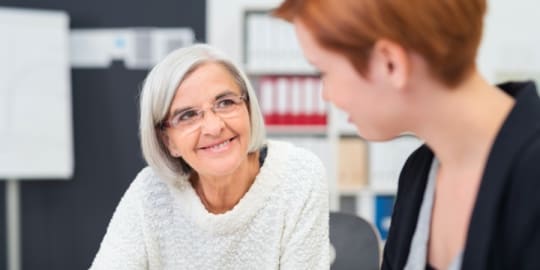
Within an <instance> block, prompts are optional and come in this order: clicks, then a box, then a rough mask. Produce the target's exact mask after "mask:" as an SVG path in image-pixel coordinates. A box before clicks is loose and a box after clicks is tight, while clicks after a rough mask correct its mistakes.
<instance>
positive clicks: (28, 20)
mask: <svg viewBox="0 0 540 270" xmlns="http://www.w3.org/2000/svg"><path fill="white" fill-rule="evenodd" d="M68 31H69V18H68V16H67V15H66V14H65V13H63V12H57V11H39V10H27V9H14V8H0V40H2V42H0V59H1V61H0V179H14V178H17V179H20V178H23V179H29V178H39V179H42V178H55V179H58V178H69V177H70V176H71V174H72V173H73V147H72V144H73V143H72V124H71V122H72V121H71V91H70V89H71V84H70V70H69V61H68V55H69V49H68Z"/></svg>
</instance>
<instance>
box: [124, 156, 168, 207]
mask: <svg viewBox="0 0 540 270" xmlns="http://www.w3.org/2000/svg"><path fill="white" fill-rule="evenodd" d="M124 196H130V197H136V198H137V200H138V201H139V202H138V203H139V204H141V205H142V206H145V207H148V206H149V205H152V204H154V202H156V201H160V200H161V199H160V198H163V197H164V196H167V197H168V196H170V187H169V185H168V184H167V182H166V181H165V180H163V179H162V178H161V177H160V176H159V175H158V174H157V173H156V172H155V170H153V169H152V168H151V167H149V166H148V167H145V168H143V169H142V170H141V171H139V173H137V176H135V179H134V180H133V182H132V183H131V184H130V186H129V188H128V190H127V191H126V194H125V195H124Z"/></svg>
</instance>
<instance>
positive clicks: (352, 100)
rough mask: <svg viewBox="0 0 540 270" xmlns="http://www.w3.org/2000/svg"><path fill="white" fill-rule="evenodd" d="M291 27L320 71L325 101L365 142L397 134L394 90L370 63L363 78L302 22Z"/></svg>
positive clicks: (309, 58)
mask: <svg viewBox="0 0 540 270" xmlns="http://www.w3.org/2000/svg"><path fill="white" fill-rule="evenodd" d="M294 26H295V29H296V33H297V36H298V40H299V42H300V46H301V48H302V50H303V52H304V55H305V57H306V58H307V59H308V60H309V61H310V62H311V63H312V64H313V65H314V66H315V67H316V68H317V69H318V70H319V71H320V72H321V76H322V81H323V97H324V99H325V100H327V101H329V102H331V103H332V104H334V105H335V106H337V107H338V108H340V109H342V110H343V111H345V112H346V113H347V114H348V117H349V119H348V120H349V122H351V123H353V124H354V125H355V126H356V128H357V130H358V133H359V134H360V135H361V136H362V137H364V138H366V139H369V140H375V141H379V140H389V139H392V138H394V137H396V136H397V135H399V133H401V132H400V131H399V128H398V126H399V124H398V121H396V116H397V115H398V113H397V112H398V106H397V104H398V100H397V94H396V91H392V90H393V89H389V87H387V84H386V83H384V82H381V80H380V79H378V78H377V76H372V75H373V74H372V72H371V69H372V68H371V64H369V65H368V72H367V74H368V75H367V77H363V76H361V75H360V73H358V72H357V71H356V69H355V68H354V67H353V65H352V64H351V63H350V61H349V60H348V59H346V58H345V57H344V56H343V55H341V54H339V53H337V52H334V51H330V50H328V49H326V48H323V47H322V46H321V45H319V43H318V42H317V41H316V40H315V38H314V36H313V35H312V34H311V32H310V31H309V29H308V28H307V27H306V25H305V24H304V23H303V22H302V21H300V20H298V19H297V20H295V21H294Z"/></svg>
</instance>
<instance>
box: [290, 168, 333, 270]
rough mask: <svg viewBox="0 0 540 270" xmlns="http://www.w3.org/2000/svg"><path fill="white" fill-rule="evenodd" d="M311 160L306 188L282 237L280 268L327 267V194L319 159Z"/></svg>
mask: <svg viewBox="0 0 540 270" xmlns="http://www.w3.org/2000/svg"><path fill="white" fill-rule="evenodd" d="M315 161H317V162H313V163H311V166H308V170H309V169H312V170H311V172H310V174H309V177H310V183H311V184H312V186H311V187H310V192H309V193H308V196H307V199H306V200H304V203H303V205H302V208H301V209H300V211H298V212H297V213H296V214H295V215H294V216H293V218H294V219H295V220H293V221H291V223H292V224H294V225H293V226H292V231H291V232H290V234H289V235H290V237H288V238H287V239H286V240H285V242H284V243H285V244H284V247H283V252H282V256H281V259H280V269H282V270H283V269H284V270H293V269H294V270H298V269H329V268H330V261H329V260H330V258H329V257H330V240H329V232H328V222H329V221H328V219H329V213H330V212H329V205H328V204H329V195H328V188H327V179H326V177H325V176H326V172H325V171H324V168H323V165H322V163H321V162H320V160H318V159H317V160H315Z"/></svg>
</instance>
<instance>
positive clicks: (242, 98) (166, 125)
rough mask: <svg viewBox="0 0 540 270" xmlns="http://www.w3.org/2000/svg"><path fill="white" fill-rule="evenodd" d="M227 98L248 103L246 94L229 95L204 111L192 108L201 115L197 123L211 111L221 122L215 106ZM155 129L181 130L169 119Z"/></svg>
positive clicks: (221, 117)
mask: <svg viewBox="0 0 540 270" xmlns="http://www.w3.org/2000/svg"><path fill="white" fill-rule="evenodd" d="M227 97H234V98H238V99H239V100H240V101H241V103H246V102H248V101H249V99H248V96H247V93H243V94H242V95H236V94H229V95H225V96H223V97H221V98H219V99H217V100H215V101H214V102H213V103H212V106H210V108H208V109H204V108H199V109H195V108H196V107H195V108H193V109H192V110H194V111H196V112H197V114H198V115H199V114H200V115H201V116H200V119H198V120H197V121H200V123H202V120H204V116H205V114H206V111H207V110H209V111H212V113H213V114H214V115H215V116H217V117H219V118H220V119H221V120H223V119H224V118H223V116H221V115H220V113H219V112H216V104H218V103H219V102H220V101H222V99H224V98H227ZM241 103H238V104H235V105H238V106H240V105H241ZM226 118H230V117H226ZM199 127H200V126H198V127H197V128H194V129H193V130H197V129H198V128H199ZM156 128H158V129H160V130H162V131H164V130H165V129H169V128H171V129H177V130H182V129H181V128H179V125H176V126H175V125H173V124H171V117H168V118H167V119H164V120H163V121H161V122H159V123H158V124H157V125H156Z"/></svg>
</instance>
